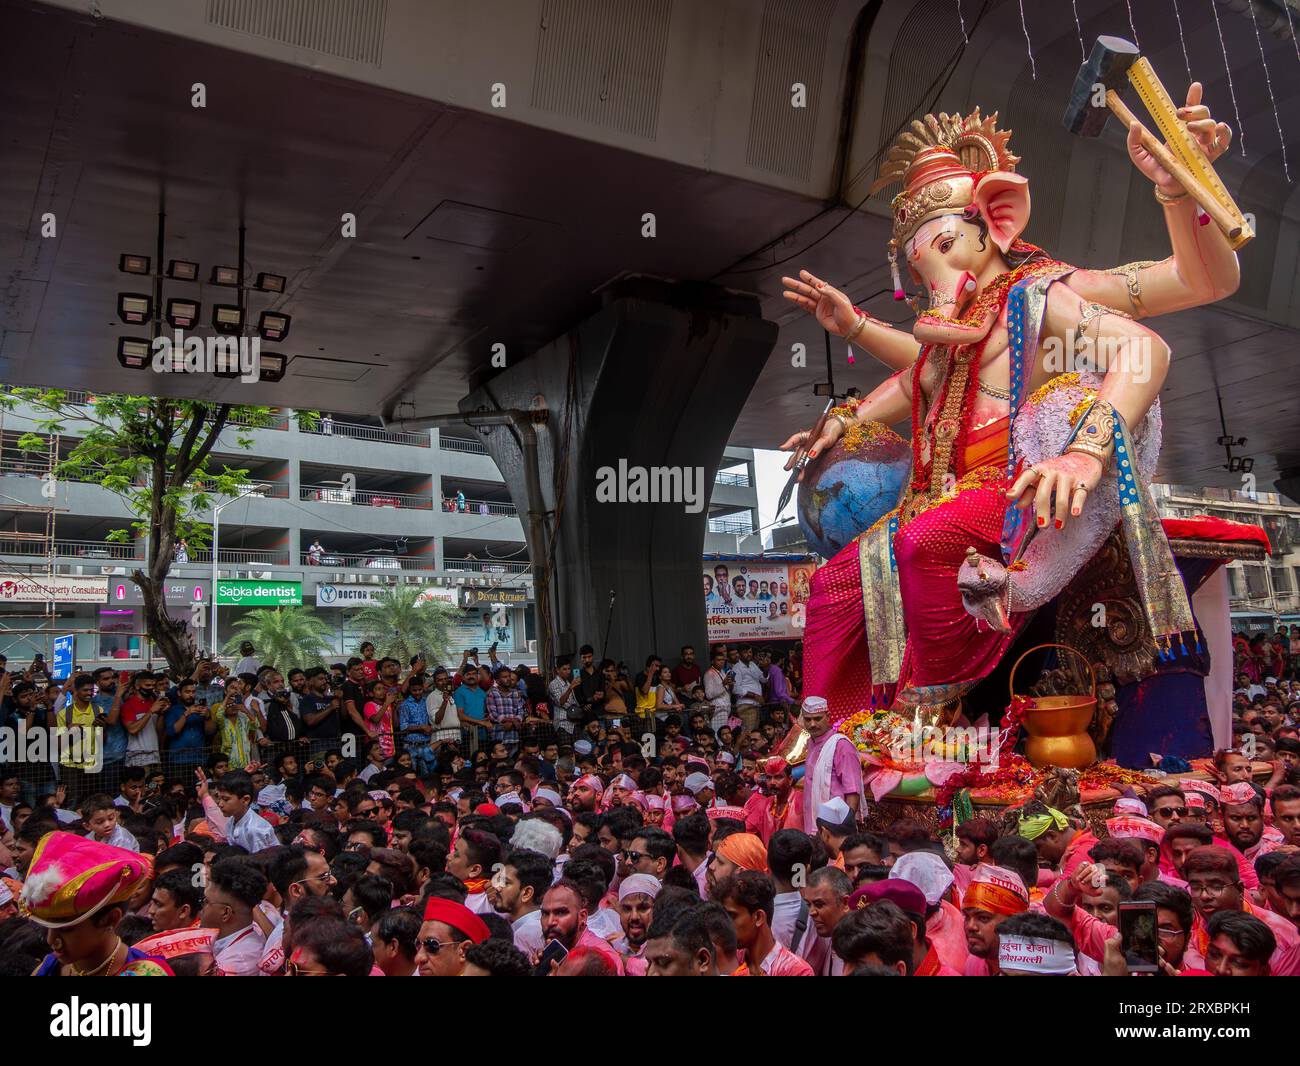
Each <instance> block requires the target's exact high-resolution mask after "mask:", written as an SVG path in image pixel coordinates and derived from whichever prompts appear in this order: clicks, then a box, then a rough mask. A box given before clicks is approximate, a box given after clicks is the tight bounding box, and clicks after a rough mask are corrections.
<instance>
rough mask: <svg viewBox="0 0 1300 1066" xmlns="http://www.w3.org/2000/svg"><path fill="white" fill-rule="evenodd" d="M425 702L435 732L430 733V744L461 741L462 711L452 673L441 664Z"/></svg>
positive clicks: (435, 673) (434, 674)
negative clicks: (458, 706) (456, 696)
mask: <svg viewBox="0 0 1300 1066" xmlns="http://www.w3.org/2000/svg"><path fill="white" fill-rule="evenodd" d="M424 702H425V706H426V707H427V708H428V713H429V724H430V725H431V726H433V732H432V733H430V734H429V743H430V745H433V746H434V747H435V748H436V746H437V745H438V744H439V743H440V742H443V741H451V742H454V743H459V741H460V712H459V711H458V710H457V709H456V698H455V696H454V694H453V693H452V688H451V675H450V674H449V673H447V671H446V669H445V668H444V667H441V666H440V667H438V669H436V670H435V671H434V672H433V687H432V688H430V689H429V694H428V695H427V696H426V697H425V698H424ZM417 739H418V738H417Z"/></svg>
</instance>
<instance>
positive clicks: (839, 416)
mask: <svg viewBox="0 0 1300 1066" xmlns="http://www.w3.org/2000/svg"><path fill="white" fill-rule="evenodd" d="M831 418H833V419H835V421H836V422H838V423H839V424H840V429H842V430H843V431H844V433H847V432H848V431H849V426H850V425H852V422H851V421H850V420H849V417H848V416H847V415H845V414H844V413H843V412H841V411H831ZM844 433H841V434H840V435H841V436H843V435H844Z"/></svg>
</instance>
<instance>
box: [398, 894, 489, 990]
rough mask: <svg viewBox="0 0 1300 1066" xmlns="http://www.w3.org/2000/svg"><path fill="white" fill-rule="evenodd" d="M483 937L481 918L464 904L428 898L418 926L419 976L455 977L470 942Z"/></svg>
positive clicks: (484, 933)
mask: <svg viewBox="0 0 1300 1066" xmlns="http://www.w3.org/2000/svg"><path fill="white" fill-rule="evenodd" d="M487 938H488V927H487V925H486V924H485V923H484V921H483V919H482V918H480V917H479V916H478V915H477V914H475V913H474V912H473V911H472V910H470V909H469V908H468V907H466V906H465V905H464V904H462V903H455V902H453V901H452V900H449V899H439V898H438V897H436V896H434V897H431V898H430V899H429V901H428V903H426V904H425V907H424V922H423V923H422V924H421V925H420V938H419V941H418V943H417V949H416V952H415V966H416V969H417V970H419V972H420V976H421V977H459V976H460V975H461V973H462V972H463V971H464V969H465V952H466V951H468V950H469V948H470V945H471V944H482V943H483V942H484V941H485V940H487Z"/></svg>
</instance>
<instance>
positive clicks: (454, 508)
mask: <svg viewBox="0 0 1300 1066" xmlns="http://www.w3.org/2000/svg"><path fill="white" fill-rule="evenodd" d="M442 509H443V510H444V511H446V512H448V513H450V514H460V515H479V516H480V517H481V516H484V515H517V514H519V509H518V508H517V507H515V505H514V504H513V503H501V502H499V501H497V500H466V501H465V506H464V507H463V508H462V507H461V506H459V504H458V503H457V501H456V500H455V499H454V498H453V499H446V500H443V501H442Z"/></svg>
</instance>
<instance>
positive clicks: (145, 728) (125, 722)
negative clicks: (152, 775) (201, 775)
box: [122, 670, 171, 766]
mask: <svg viewBox="0 0 1300 1066" xmlns="http://www.w3.org/2000/svg"><path fill="white" fill-rule="evenodd" d="M157 689H158V678H157V677H155V676H154V674H153V673H152V672H150V671H149V670H140V671H139V672H137V673H136V675H135V677H134V678H133V679H132V680H131V686H130V691H129V694H128V695H127V696H126V698H125V699H124V700H123V701H122V727H123V728H124V729H125V730H126V734H127V735H126V765H127V766H153V765H155V764H157V763H158V762H159V761H160V756H159V753H158V749H159V747H160V744H159V738H160V737H161V736H162V731H163V716H164V714H165V713H166V711H167V708H168V707H169V706H170V705H171V701H170V700H168V699H167V697H166V696H161V695H159V693H158V690H157Z"/></svg>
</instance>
